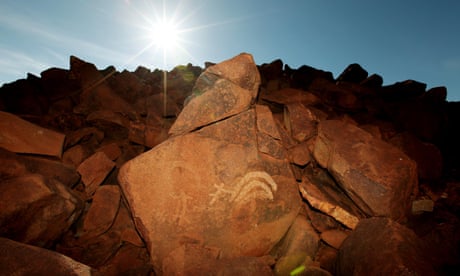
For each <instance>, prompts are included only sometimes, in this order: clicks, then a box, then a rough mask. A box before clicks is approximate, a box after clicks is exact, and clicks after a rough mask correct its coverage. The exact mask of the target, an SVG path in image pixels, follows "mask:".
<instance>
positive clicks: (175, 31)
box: [150, 19, 180, 51]
mask: <svg viewBox="0 0 460 276" xmlns="http://www.w3.org/2000/svg"><path fill="white" fill-rule="evenodd" d="M150 35H151V39H152V42H153V44H154V45H156V46H157V47H159V48H161V49H162V50H163V51H168V50H174V49H175V48H177V47H178V46H179V42H180V29H179V26H178V24H177V23H175V22H174V21H173V20H167V19H160V20H158V21H157V22H155V23H154V24H153V26H152V30H151V34H150Z"/></svg>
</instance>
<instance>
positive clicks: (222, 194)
mask: <svg viewBox="0 0 460 276" xmlns="http://www.w3.org/2000/svg"><path fill="white" fill-rule="evenodd" d="M214 187H215V188H216V192H214V193H211V194H210V196H211V197H212V199H211V202H210V204H211V205H213V204H214V203H216V201H218V200H226V201H229V202H235V203H243V202H246V201H249V200H251V199H268V200H273V195H274V193H275V192H276V190H277V188H278V187H277V185H276V183H275V181H273V179H272V177H271V176H270V175H269V174H268V173H266V172H264V171H253V172H248V173H247V174H245V175H244V176H243V177H242V178H240V179H238V180H237V182H236V184H235V185H231V187H225V184H224V183H220V184H214Z"/></svg>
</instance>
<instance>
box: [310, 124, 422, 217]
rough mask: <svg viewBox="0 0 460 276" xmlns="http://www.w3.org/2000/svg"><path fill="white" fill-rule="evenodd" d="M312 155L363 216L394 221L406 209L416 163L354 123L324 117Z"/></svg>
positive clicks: (415, 182)
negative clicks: (364, 214)
mask: <svg viewBox="0 0 460 276" xmlns="http://www.w3.org/2000/svg"><path fill="white" fill-rule="evenodd" d="M313 156H314V158H315V159H316V161H317V162H318V163H319V164H320V165H321V166H322V167H324V168H327V170H328V171H329V172H330V173H331V174H332V176H333V177H334V179H335V180H336V181H337V182H338V184H339V185H340V186H341V187H342V188H343V189H344V191H345V192H346V193H347V194H348V196H349V197H350V198H351V199H352V200H353V202H354V203H355V204H356V205H357V206H358V207H359V208H360V209H361V210H362V211H363V212H365V213H366V214H367V215H369V216H386V217H391V218H393V219H396V220H398V219H401V218H403V217H405V216H406V215H407V214H408V213H409V212H410V205H411V200H412V199H413V197H414V195H415V194H416V193H417V190H418V178H417V166H416V164H415V162H414V161H412V160H411V159H410V158H409V157H407V155H406V154H404V153H403V152H402V151H401V150H399V149H398V148H396V147H394V146H392V145H390V144H388V143H386V142H384V141H382V140H380V139H377V138H375V137H374V136H372V135H371V134H369V133H368V132H366V131H364V130H362V129H361V128H359V127H357V126H355V125H352V124H349V123H345V122H343V121H339V120H324V121H321V122H320V123H319V125H318V137H317V140H316V143H315V146H314V150H313Z"/></svg>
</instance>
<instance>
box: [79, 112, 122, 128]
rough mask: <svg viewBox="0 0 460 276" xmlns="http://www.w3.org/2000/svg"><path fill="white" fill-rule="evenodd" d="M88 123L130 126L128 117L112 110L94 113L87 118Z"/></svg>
mask: <svg viewBox="0 0 460 276" xmlns="http://www.w3.org/2000/svg"><path fill="white" fill-rule="evenodd" d="M86 121H88V122H93V121H106V122H110V123H113V124H115V125H119V126H122V127H128V126H129V120H128V119H127V118H126V117H124V116H123V115H121V114H120V113H117V112H114V111H111V110H96V111H93V112H91V113H90V114H89V115H88V116H87V117H86Z"/></svg>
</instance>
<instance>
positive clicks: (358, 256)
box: [337, 218, 436, 275]
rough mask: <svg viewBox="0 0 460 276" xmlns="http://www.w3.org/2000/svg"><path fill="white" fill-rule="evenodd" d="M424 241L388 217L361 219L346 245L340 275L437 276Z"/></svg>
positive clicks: (343, 250)
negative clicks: (426, 252) (427, 254)
mask: <svg viewBox="0 0 460 276" xmlns="http://www.w3.org/2000/svg"><path fill="white" fill-rule="evenodd" d="M423 252H424V249H423V244H422V242H421V240H420V239H419V238H418V237H417V235H415V233H414V232H413V231H411V230H410V229H408V228H406V227H404V226H402V225H400V224H398V223H397V222H395V221H393V220H391V219H388V218H370V219H364V220H361V221H360V223H359V224H358V226H357V227H356V229H355V230H354V231H353V232H352V233H351V235H350V236H349V237H348V238H347V239H346V240H345V241H344V242H343V244H342V246H341V247H340V250H339V255H338V260H337V274H339V275H379V274H380V275H436V274H435V271H434V269H433V267H432V265H431V264H430V259H429V258H428V257H427V256H425V255H424V254H423Z"/></svg>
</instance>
